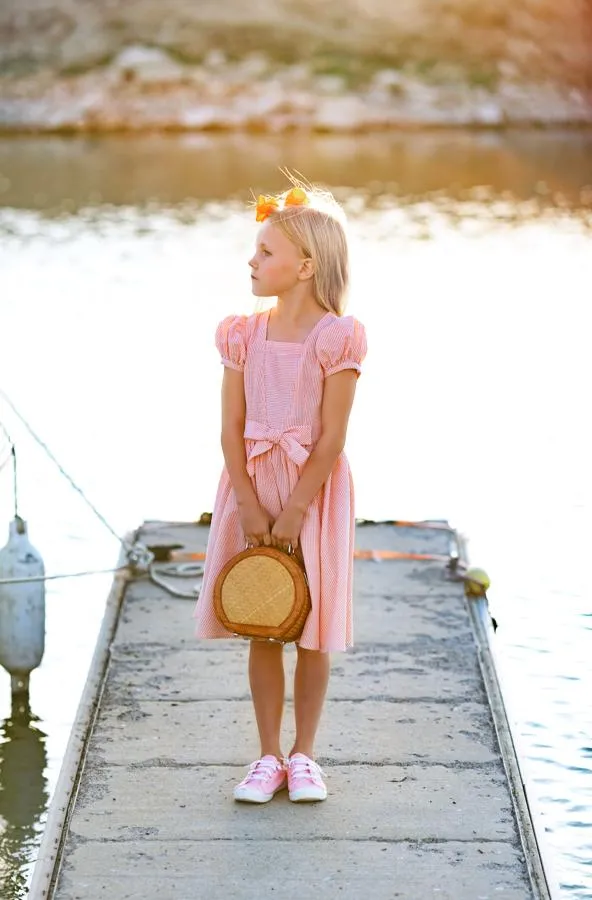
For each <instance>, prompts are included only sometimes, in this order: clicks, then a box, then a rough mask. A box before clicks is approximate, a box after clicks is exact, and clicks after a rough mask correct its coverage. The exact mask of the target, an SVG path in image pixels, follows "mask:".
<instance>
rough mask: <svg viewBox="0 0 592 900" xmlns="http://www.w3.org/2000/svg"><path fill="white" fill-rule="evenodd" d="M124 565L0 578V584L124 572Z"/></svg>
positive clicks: (28, 582)
mask: <svg viewBox="0 0 592 900" xmlns="http://www.w3.org/2000/svg"><path fill="white" fill-rule="evenodd" d="M125 571H126V567H125V566H123V567H122V566H119V567H118V568H115V569H92V570H90V571H88V572H67V573H66V574H65V575H30V576H28V577H26V578H0V584H30V583H31V582H35V581H55V580H56V579H58V578H84V577H85V576H86V575H108V574H110V573H112V572H125Z"/></svg>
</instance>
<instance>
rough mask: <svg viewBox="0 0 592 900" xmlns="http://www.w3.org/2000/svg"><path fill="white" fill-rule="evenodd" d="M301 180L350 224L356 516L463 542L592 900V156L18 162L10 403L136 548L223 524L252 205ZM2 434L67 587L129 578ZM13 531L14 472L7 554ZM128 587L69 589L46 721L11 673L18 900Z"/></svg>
mask: <svg viewBox="0 0 592 900" xmlns="http://www.w3.org/2000/svg"><path fill="white" fill-rule="evenodd" d="M279 166H289V167H292V168H294V169H297V170H299V171H301V172H303V173H304V174H305V175H306V176H307V177H308V178H309V179H311V180H313V181H320V182H323V183H325V184H327V185H329V186H330V187H332V188H333V189H334V190H335V192H336V194H337V196H338V198H339V199H340V200H342V201H343V203H344V205H345V207H346V209H347V212H348V214H349V220H350V227H351V245H352V257H353V267H354V278H353V290H352V296H351V301H350V306H349V312H351V313H353V314H354V315H356V316H358V317H359V318H360V319H361V320H362V321H363V322H364V323H365V324H366V326H367V330H368V338H369V345H370V352H369V355H368V358H367V362H366V364H365V368H364V375H363V377H362V378H361V379H360V382H359V389H358V395H357V399H356V406H355V410H354V413H353V417H352V422H351V427H350V435H349V440H348V455H349V458H350V461H351V464H352V467H353V469H354V475H355V477H356V485H357V502H358V510H357V511H358V515H360V516H363V517H366V518H375V519H380V518H393V517H395V518H416V519H421V518H447V519H448V520H449V521H450V522H451V523H452V524H453V525H454V526H456V527H457V528H459V529H460V530H462V531H463V532H464V533H465V534H466V535H467V536H468V537H469V540H470V543H469V552H470V555H471V561H472V562H473V563H475V564H479V565H482V566H484V567H485V568H486V569H487V570H488V572H489V574H490V576H491V578H492V588H491V590H490V592H489V598H490V604H491V607H492V610H493V612H494V613H495V615H496V618H497V619H498V621H499V625H500V627H499V629H498V632H497V635H496V644H497V651H498V655H499V664H500V674H501V678H502V682H503V688H504V694H505V699H506V703H507V705H508V711H509V715H510V718H511V721H512V725H513V728H514V734H515V739H516V741H517V744H518V747H519V752H520V758H521V762H522V765H523V768H524V773H525V775H526V778H527V782H528V789H529V793H530V796H531V797H532V800H533V802H534V804H535V806H536V807H537V809H538V813H537V823H538V830H539V833H540V835H541V838H542V839H543V840H544V842H545V845H546V846H547V847H548V853H549V859H550V860H551V864H552V867H553V869H554V870H555V873H556V876H557V878H558V880H559V881H560V882H561V888H560V891H559V892H558V896H560V897H562V898H565V900H584V898H592V711H591V708H592V707H591V704H590V696H592V690H591V687H592V685H591V683H590V682H591V680H592V678H591V666H590V640H591V637H592V635H591V631H592V602H591V593H590V587H589V584H588V582H587V567H588V559H587V558H588V554H589V546H590V538H591V537H592V534H591V527H590V521H591V518H592V478H591V476H590V460H591V459H592V439H591V437H590V429H589V418H590V414H589V409H590V385H591V384H592V362H591V358H592V354H591V352H590V337H589V336H590V329H589V325H588V322H589V314H590V313H589V307H590V301H591V299H592V212H591V204H592V134H590V133H588V134H586V133H573V134H554V133H549V132H542V131H541V132H530V133H518V132H516V133H508V134H505V135H504V134H492V133H486V134H469V133H448V134H447V133H438V134H437V133H424V134H408V135H398V136H393V137H386V136H379V137H373V138H370V137H368V138H359V139H352V138H349V137H348V138H345V137H329V136H327V137H323V138H315V139H313V140H311V139H309V138H308V137H298V136H290V137H288V138H271V137H260V138H259V137H257V138H256V137H225V136H221V135H219V136H215V135H211V136H201V135H194V136H165V137H158V136H146V137H142V138H125V137H112V138H104V139H99V138H94V137H88V138H75V139H70V140H65V139H61V138H29V139H8V140H3V141H0V204H1V206H0V386H1V387H2V389H3V390H4V391H5V392H6V393H7V394H8V395H9V396H10V397H11V399H12V400H13V402H14V403H15V404H16V405H17V407H18V409H19V410H20V412H21V413H22V415H23V416H24V417H25V418H26V419H27V420H28V421H29V423H30V424H31V426H32V427H33V428H34V430H35V431H36V432H37V433H38V434H39V435H40V436H41V437H42V438H43V440H44V441H46V442H47V444H48V446H49V447H50V448H51V450H52V452H53V453H54V454H55V456H56V457H57V458H58V460H59V461H60V462H61V464H62V466H63V467H64V468H65V469H66V470H67V471H68V472H69V474H70V475H71V476H72V477H73V478H74V480H75V481H76V482H77V483H78V484H79V485H80V486H81V487H82V488H83V490H84V491H85V492H86V494H87V495H88V497H89V498H90V499H91V500H92V501H93V502H94V503H95V504H96V505H97V506H98V507H99V509H100V510H101V512H102V513H103V515H104V516H105V517H106V518H107V520H108V521H109V522H110V524H111V525H112V527H113V528H114V529H115V531H116V532H117V533H121V534H123V533H124V532H126V531H127V530H128V529H130V528H133V527H135V526H137V525H138V524H140V523H141V522H142V521H143V520H144V519H148V518H164V519H182V520H186V519H194V518H196V517H197V516H198V515H199V514H200V513H201V512H202V511H204V510H209V509H211V508H212V505H213V500H214V491H215V487H216V483H217V478H218V475H219V470H220V466H221V454H220V450H219V440H218V429H219V408H218V402H219V393H218V386H217V385H218V382H219V378H220V376H221V367H220V364H219V360H218V358H217V354H216V351H215V348H214V346H213V332H214V328H215V325H216V323H217V321H218V320H219V319H220V318H222V317H223V316H224V315H227V314H229V313H231V312H248V311H250V310H252V308H253V298H252V297H251V294H250V283H249V279H248V271H247V264H246V261H247V259H248V258H249V255H250V253H251V248H252V245H253V241H254V236H255V225H254V222H253V215H252V211H251V210H250V209H249V208H248V201H249V198H250V196H251V191H253V192H254V193H255V194H256V193H258V192H259V191H268V190H273V189H277V188H280V187H282V185H283V181H282V177H281V175H280V174H279V172H278V167H279ZM0 421H1V422H3V423H4V425H5V426H6V428H8V430H9V432H10V434H11V436H12V438H13V440H14V441H15V442H16V445H17V454H18V467H19V511H20V513H21V515H23V517H24V518H25V519H26V520H27V522H28V524H29V532H30V537H31V540H32V542H33V543H34V544H35V545H36V546H37V547H38V549H39V550H40V551H41V552H42V554H43V556H44V559H45V562H46V567H47V571H48V572H49V573H51V574H60V573H66V572H76V571H82V570H85V569H93V570H94V569H101V568H105V567H109V566H112V565H114V564H115V562H116V559H117V554H118V545H117V542H116V541H115V540H114V539H113V538H112V537H111V535H110V534H109V532H108V531H107V530H106V529H105V528H104V527H103V525H101V523H100V522H99V521H98V520H97V519H96V518H95V517H94V516H93V514H92V513H91V512H90V511H89V510H88V508H87V507H86V506H85V504H84V503H83V501H82V500H81V498H80V497H79V496H78V495H77V494H76V493H75V492H74V491H73V490H72V489H71V487H70V486H69V485H68V484H67V482H66V481H65V479H64V478H63V477H62V476H61V475H60V474H59V472H58V470H57V469H56V467H55V466H54V465H53V463H52V462H51V461H50V460H49V459H48V457H47V456H46V454H45V453H44V452H43V451H42V450H41V449H40V448H39V446H38V445H37V444H35V442H34V441H33V440H32V439H31V437H30V436H29V434H28V433H27V431H26V429H25V428H24V427H23V426H22V425H21V424H20V423H19V421H18V420H17V418H16V417H15V416H14V415H13V414H12V413H11V411H10V409H9V408H8V407H7V406H6V405H5V404H4V405H3V404H2V401H1V400H0ZM0 444H1V440H0ZM369 459H371V460H372V465H371V466H369V465H367V461H368V460H369ZM1 462H2V459H1V457H0V463H1ZM12 510H13V504H12V484H11V477H10V469H9V468H6V467H5V468H4V469H2V470H1V471H0V511H1V512H2V520H3V523H4V524H2V522H0V532H5V531H7V527H8V522H9V520H10V518H11V517H12ZM0 542H3V539H2V538H0ZM110 581H111V579H110V576H109V575H100V576H93V577H88V578H79V579H71V580H58V581H50V582H48V584H47V649H46V654H45V658H44V661H43V664H42V666H41V667H40V669H39V670H37V671H36V672H35V673H34V674H33V676H32V686H31V710H30V714H28V715H26V716H22V715H20V716H19V715H17V714H16V713H17V711H14V714H13V715H12V716H11V710H10V691H9V679H8V676H7V675H6V674H5V673H4V672H3V671H2V672H0V721H2V725H1V726H0V784H1V786H2V790H1V791H0V878H1V879H2V881H3V888H2V891H1V894H2V897H5V898H7V900H9V898H10V900H15V898H21V897H24V896H25V895H26V885H27V880H28V878H29V877H30V870H31V862H32V860H34V858H35V854H36V851H37V847H38V843H39V839H40V835H41V833H42V829H43V824H44V820H45V813H46V807H47V803H48V800H49V798H50V796H51V794H52V791H53V789H54V787H55V783H56V778H57V774H58V771H59V766H60V763H61V758H62V755H63V752H64V749H65V746H66V742H67V739H68V734H69V729H70V726H71V723H72V720H73V717H74V715H75V712H76V707H77V704H78V700H79V697H80V692H81V689H82V686H83V684H84V679H85V675H86V670H87V667H88V664H89V661H90V657H91V654H92V651H93V648H94V643H95V639H96V635H97V630H98V627H99V624H100V620H101V616H102V613H103V607H104V602H105V598H106V595H107V592H108V590H109V586H110Z"/></svg>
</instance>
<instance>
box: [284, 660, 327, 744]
mask: <svg viewBox="0 0 592 900" xmlns="http://www.w3.org/2000/svg"><path fill="white" fill-rule="evenodd" d="M330 666H331V659H330V657H329V654H328V653H321V652H320V651H319V650H304V649H303V648H302V647H298V659H297V662H296V671H295V673H294V715H295V719H296V740H295V741H294V746H293V747H292V750H291V752H290V756H291V755H292V754H293V753H304V755H305V756H308V757H309V759H314V755H313V754H314V742H315V737H316V733H317V728H318V727H319V720H320V718H321V712H322V711H323V703H324V700H325V694H326V693H327V684H328V683H329V671H330Z"/></svg>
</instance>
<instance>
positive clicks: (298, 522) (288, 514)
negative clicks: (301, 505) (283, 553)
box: [271, 508, 304, 550]
mask: <svg viewBox="0 0 592 900" xmlns="http://www.w3.org/2000/svg"><path fill="white" fill-rule="evenodd" d="M303 521H304V513H302V512H300V511H299V510H297V509H289V508H286V509H284V510H282V512H281V513H280V514H279V516H278V518H277V519H276V521H275V525H274V526H273V528H272V529H271V543H272V544H273V546H274V547H278V548H279V549H280V550H287V549H288V547H289V546H290V545H291V546H292V550H296V548H297V546H298V539H299V537H300V532H301V530H302V522H303Z"/></svg>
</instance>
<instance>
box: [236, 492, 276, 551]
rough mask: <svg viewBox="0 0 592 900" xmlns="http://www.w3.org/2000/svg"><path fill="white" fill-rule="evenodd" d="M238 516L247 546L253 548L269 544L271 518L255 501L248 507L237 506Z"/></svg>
mask: <svg viewBox="0 0 592 900" xmlns="http://www.w3.org/2000/svg"><path fill="white" fill-rule="evenodd" d="M239 516H240V521H241V525H242V529H243V531H244V534H245V540H246V542H247V543H248V544H252V545H253V546H254V547H260V546H261V544H265V545H267V546H269V545H270V544H271V533H270V532H271V527H272V525H273V517H272V516H270V515H269V513H268V512H267V510H266V509H264V508H263V507H262V506H261V505H260V504H259V503H257V501H254V502H253V503H251V504H249V505H248V506H239Z"/></svg>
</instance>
